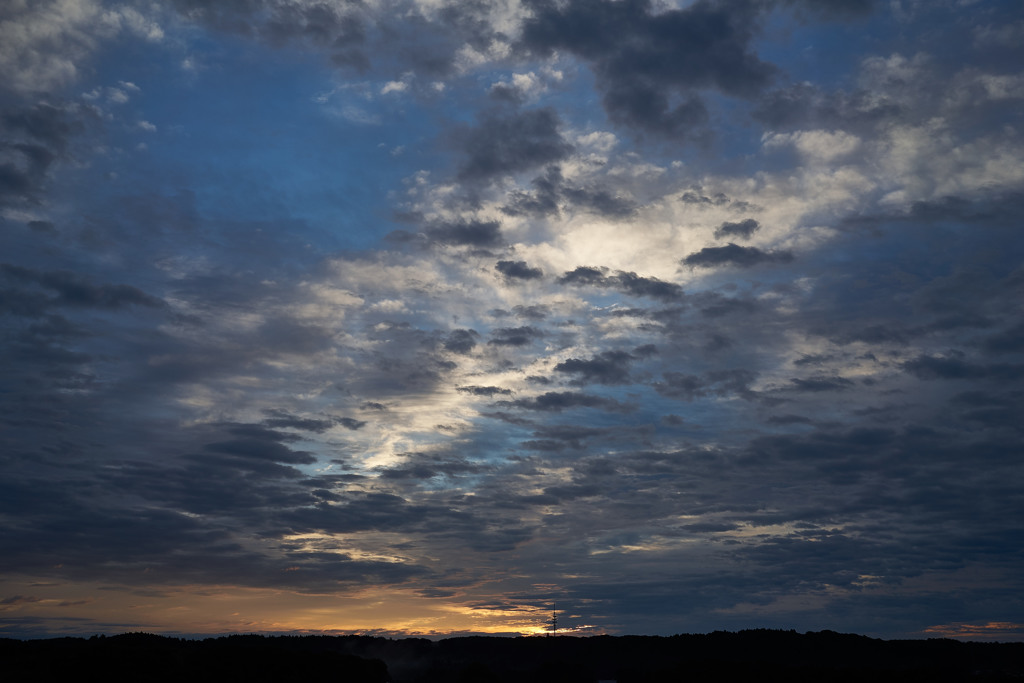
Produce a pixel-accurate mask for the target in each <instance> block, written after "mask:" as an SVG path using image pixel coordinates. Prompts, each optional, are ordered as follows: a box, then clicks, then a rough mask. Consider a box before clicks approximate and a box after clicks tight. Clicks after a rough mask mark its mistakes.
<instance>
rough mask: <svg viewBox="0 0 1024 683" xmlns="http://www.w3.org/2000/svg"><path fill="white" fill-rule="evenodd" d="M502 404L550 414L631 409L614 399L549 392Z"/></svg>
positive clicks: (568, 392) (624, 410) (567, 392)
mask: <svg viewBox="0 0 1024 683" xmlns="http://www.w3.org/2000/svg"><path fill="white" fill-rule="evenodd" d="M502 403H503V404H504V405H508V406H511V407H515V408H523V409H525V410H533V411H541V412H550V413H559V412H561V411H563V410H567V409H572V408H603V409H605V410H607V411H609V412H629V411H630V410H632V409H633V408H632V406H629V405H625V404H622V403H620V402H618V401H616V400H614V399H610V398H606V397H603V396H596V395H593V394H583V393H577V392H572V391H549V392H546V393H543V394H540V395H539V396H534V397H532V398H519V399H516V400H515V401H504V402H502Z"/></svg>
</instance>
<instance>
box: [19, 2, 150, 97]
mask: <svg viewBox="0 0 1024 683" xmlns="http://www.w3.org/2000/svg"><path fill="white" fill-rule="evenodd" d="M5 5H6V7H5V10H4V18H3V19H2V20H0V80H3V81H4V82H5V83H6V84H7V85H8V87H11V88H14V89H15V90H19V91H23V92H40V91H47V90H53V89H55V88H60V87H63V86H66V85H69V84H70V83H72V82H74V81H75V80H76V79H77V78H78V74H79V66H80V65H81V64H82V63H83V62H85V61H86V60H88V59H89V57H91V56H92V54H93V53H94V52H95V51H96V50H97V49H98V48H99V46H100V44H101V43H102V42H103V41H105V40H109V39H111V38H113V37H114V36H116V35H117V34H118V33H120V32H121V31H122V30H125V29H127V30H128V31H129V32H132V33H134V34H136V35H141V36H142V37H144V38H146V39H147V40H159V39H160V38H162V36H163V32H162V30H161V29H160V27H159V25H158V24H157V22H156V20H155V19H153V18H149V17H146V16H144V15H143V14H141V13H140V12H139V11H138V10H137V9H133V8H130V7H120V8H116V9H105V8H104V7H103V5H102V3H101V2H99V1H98V0H32V1H31V2H29V1H27V0H8V2H6V3H5Z"/></svg>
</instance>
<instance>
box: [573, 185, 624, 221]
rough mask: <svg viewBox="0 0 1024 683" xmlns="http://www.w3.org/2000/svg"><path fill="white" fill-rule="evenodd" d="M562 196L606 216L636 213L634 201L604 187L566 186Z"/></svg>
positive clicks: (622, 215)
mask: <svg viewBox="0 0 1024 683" xmlns="http://www.w3.org/2000/svg"><path fill="white" fill-rule="evenodd" d="M562 196H563V197H564V198H565V199H566V200H568V201H570V202H572V203H573V204H574V205H576V206H578V207H581V208H584V209H587V210H589V211H591V212H593V213H596V214H598V215H600V216H605V217H607V218H629V217H631V216H633V215H634V214H635V213H636V209H637V206H636V203H635V202H634V201H633V200H632V199H631V198H629V197H624V196H622V195H621V194H618V193H616V192H614V191H612V190H608V189H606V188H585V187H567V188H565V189H564V190H563V191H562Z"/></svg>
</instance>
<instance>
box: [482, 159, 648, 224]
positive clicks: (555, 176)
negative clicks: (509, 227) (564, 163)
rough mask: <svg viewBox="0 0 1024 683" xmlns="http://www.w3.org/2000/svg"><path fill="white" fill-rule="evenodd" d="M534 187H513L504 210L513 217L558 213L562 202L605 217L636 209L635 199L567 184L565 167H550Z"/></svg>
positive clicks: (630, 213) (629, 214)
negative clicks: (563, 172) (563, 169)
mask: <svg viewBox="0 0 1024 683" xmlns="http://www.w3.org/2000/svg"><path fill="white" fill-rule="evenodd" d="M530 183H531V185H533V188H534V189H533V190H532V191H529V192H526V191H523V190H513V191H512V192H510V193H509V201H508V203H507V204H506V205H505V206H503V207H501V211H502V212H503V213H505V214H507V215H510V216H523V215H526V216H551V215H558V214H559V212H560V203H561V202H563V201H564V202H566V203H567V204H568V205H570V206H572V207H575V208H579V209H583V210H584V211H588V212H590V213H595V214H597V215H599V216H604V217H606V218H618V219H623V218H630V217H632V216H633V215H634V214H635V213H636V210H637V205H636V203H635V202H634V201H633V199H632V198H630V197H627V196H624V195H622V194H621V193H619V192H616V191H615V190H611V189H608V188H607V187H602V186H587V187H574V186H571V185H568V184H566V182H565V179H564V178H563V176H562V170H561V168H560V167H559V166H557V165H551V166H549V167H548V168H547V169H546V170H545V171H544V174H543V175H539V176H537V177H536V178H534V179H533V180H532V181H530Z"/></svg>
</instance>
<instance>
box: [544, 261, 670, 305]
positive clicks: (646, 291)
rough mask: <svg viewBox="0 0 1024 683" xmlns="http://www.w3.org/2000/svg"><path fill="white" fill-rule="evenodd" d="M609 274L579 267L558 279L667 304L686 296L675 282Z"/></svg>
mask: <svg viewBox="0 0 1024 683" xmlns="http://www.w3.org/2000/svg"><path fill="white" fill-rule="evenodd" d="M607 273H608V269H607V268H593V267H591V266H578V267H577V268H576V269H574V270H571V271H567V272H566V273H564V274H563V275H562V276H561V277H560V278H558V282H559V284H567V285H582V286H596V287H608V288H613V289H617V290H619V291H621V292H622V293H624V294H628V295H630V296H638V297H649V298H652V299H657V300H659V301H665V302H672V301H678V300H680V299H682V298H683V296H684V292H683V288H682V287H680V286H679V285H677V284H675V283H673V282H665V281H663V280H659V279H658V278H653V277H643V276H640V275H637V274H636V273H632V272H623V271H619V272H617V273H615V274H614V275H607Z"/></svg>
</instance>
